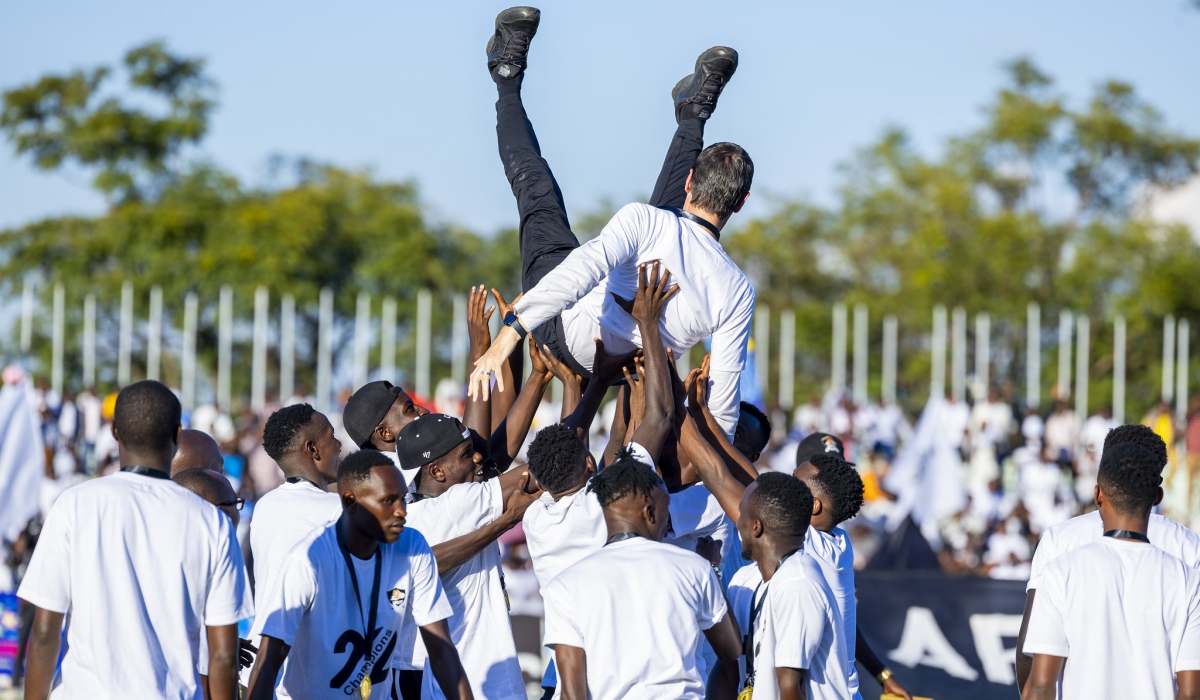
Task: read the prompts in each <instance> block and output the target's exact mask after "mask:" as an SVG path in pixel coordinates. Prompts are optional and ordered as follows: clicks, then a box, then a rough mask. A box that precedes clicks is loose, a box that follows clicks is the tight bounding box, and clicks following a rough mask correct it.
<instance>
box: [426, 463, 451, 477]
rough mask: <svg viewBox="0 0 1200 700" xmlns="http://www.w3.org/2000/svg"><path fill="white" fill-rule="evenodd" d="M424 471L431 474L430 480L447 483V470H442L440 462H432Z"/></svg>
mask: <svg viewBox="0 0 1200 700" xmlns="http://www.w3.org/2000/svg"><path fill="white" fill-rule="evenodd" d="M423 471H427V472H429V478H431V479H433V480H434V481H440V482H445V481H446V470H445V469H442V465H441V463H440V462H430V463H429V464H426V465H425V467H424V470H423Z"/></svg>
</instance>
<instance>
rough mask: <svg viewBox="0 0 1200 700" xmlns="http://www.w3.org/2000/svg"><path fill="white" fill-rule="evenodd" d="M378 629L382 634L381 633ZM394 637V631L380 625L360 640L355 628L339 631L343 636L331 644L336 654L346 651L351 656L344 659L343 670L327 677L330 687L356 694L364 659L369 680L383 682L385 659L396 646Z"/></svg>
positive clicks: (386, 660) (388, 658) (387, 658)
mask: <svg viewBox="0 0 1200 700" xmlns="http://www.w3.org/2000/svg"><path fill="white" fill-rule="evenodd" d="M380 632H383V633H384V634H383V635H382V636H380V634H379V633H380ZM377 638H378V639H377ZM397 638H398V637H397V636H396V633H395V631H393V630H390V629H386V630H385V629H384V628H382V627H377V628H375V630H373V631H372V632H371V635H370V638H369V639H363V636H362V634H361V633H360V632H359V631H358V630H356V629H348V630H346V631H345V632H342V636H340V637H338V640H337V643H335V644H334V645H333V651H334V653H336V654H344V653H346V652H347V651H348V652H350V656H348V657H347V658H346V663H345V665H343V666H342V669H341V670H340V671H338V672H337V673H336V674H334V676H333V678H331V679H330V680H329V687H330V688H341V689H342V692H343V693H345V694H346V695H347V696H353V695H355V694H357V693H358V687H359V686H360V685H362V680H363V677H364V676H365V675H366V674H365V673H364V672H363V671H364V669H365V665H364V664H363V662H364V661H365V662H366V663H367V664H369V665H370V668H371V683H372V684H378V683H382V682H383V681H384V680H385V679H386V678H387V675H388V661H389V660H390V659H391V658H392V652H393V651H394V650H395V649H396V640H397Z"/></svg>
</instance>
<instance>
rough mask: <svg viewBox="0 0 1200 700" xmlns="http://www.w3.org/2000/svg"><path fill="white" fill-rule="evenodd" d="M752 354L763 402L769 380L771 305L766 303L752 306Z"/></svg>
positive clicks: (764, 401)
mask: <svg viewBox="0 0 1200 700" xmlns="http://www.w3.org/2000/svg"><path fill="white" fill-rule="evenodd" d="M754 355H755V357H754V362H755V369H757V370H758V377H757V379H758V386H759V389H761V390H762V400H763V403H764V404H765V403H767V390H768V388H769V387H768V384H769V383H770V381H771V307H769V306H767V305H766V304H758V305H756V306H755V308H754Z"/></svg>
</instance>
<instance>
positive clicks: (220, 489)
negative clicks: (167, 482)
mask: <svg viewBox="0 0 1200 700" xmlns="http://www.w3.org/2000/svg"><path fill="white" fill-rule="evenodd" d="M171 480H172V481H174V482H175V483H177V484H179V485H180V486H182V487H183V488H185V489H187V490H188V491H191V492H192V493H194V494H196V495H197V496H199V497H200V498H203V499H204V500H206V501H208V502H209V503H211V504H213V505H214V506H216V507H217V508H219V509H221V512H223V513H224V514H225V515H228V516H229V519H230V520H231V521H232V522H233V527H234V529H237V526H238V523H240V522H241V518H242V516H241V513H239V512H238V495H237V492H236V491H234V490H233V486H231V485H230V483H229V479H227V478H225V475H224V474H220V473H218V472H215V471H213V470H211V469H203V468H199V469H185V470H183V471H181V472H179V473H178V474H174V475H172V476H171Z"/></svg>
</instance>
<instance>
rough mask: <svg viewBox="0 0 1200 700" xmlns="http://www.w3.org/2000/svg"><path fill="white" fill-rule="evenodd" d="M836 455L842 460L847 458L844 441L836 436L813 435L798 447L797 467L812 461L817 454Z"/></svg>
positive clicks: (827, 434) (826, 434)
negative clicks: (843, 445)
mask: <svg viewBox="0 0 1200 700" xmlns="http://www.w3.org/2000/svg"><path fill="white" fill-rule="evenodd" d="M823 453H828V454H834V455H837V456H838V457H841V458H842V459H845V458H846V450H845V449H844V448H843V447H842V441H841V440H839V439H838V437H837V436H836V435H830V434H829V433H813V434H811V435H809V436H808V437H806V438H804V439H803V440H801V441H800V444H799V445H797V446H796V466H797V467H799V466H801V465H803V464H804V463H805V462H807V461H808V460H810V459H812V456H813V455H816V454H823Z"/></svg>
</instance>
